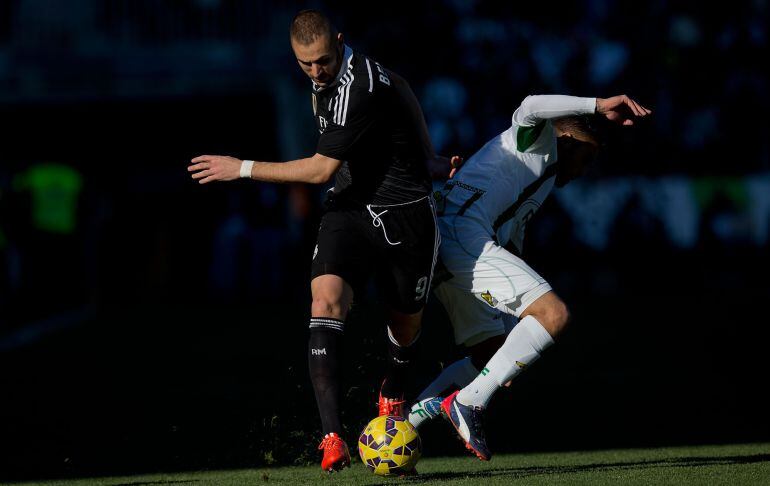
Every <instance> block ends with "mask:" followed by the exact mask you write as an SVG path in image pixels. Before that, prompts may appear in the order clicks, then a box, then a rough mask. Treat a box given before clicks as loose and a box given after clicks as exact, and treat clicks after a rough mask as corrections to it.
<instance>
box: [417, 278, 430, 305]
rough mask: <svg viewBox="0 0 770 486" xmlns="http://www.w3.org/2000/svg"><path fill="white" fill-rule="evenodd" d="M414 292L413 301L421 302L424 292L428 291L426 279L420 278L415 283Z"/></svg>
mask: <svg viewBox="0 0 770 486" xmlns="http://www.w3.org/2000/svg"><path fill="white" fill-rule="evenodd" d="M414 291H415V296H414V300H416V301H419V300H422V298H423V297H425V292H427V291H428V277H420V279H419V280H418V281H417V288H415V289H414Z"/></svg>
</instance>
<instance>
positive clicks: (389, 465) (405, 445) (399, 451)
mask: <svg viewBox="0 0 770 486" xmlns="http://www.w3.org/2000/svg"><path fill="white" fill-rule="evenodd" d="M358 455H359V456H361V460H362V461H363V462H364V464H366V467H368V468H369V469H371V470H372V472H374V474H377V475H379V476H390V475H398V474H404V473H408V472H410V471H412V470H413V469H414V466H415V465H416V464H417V461H419V460H420V455H422V443H421V442H420V436H419V434H417V429H415V428H414V426H413V425H412V424H410V423H409V422H407V420H406V419H404V418H403V417H396V416H394V415H389V416H384V415H383V416H381V417H377V418H375V419H374V420H372V421H371V422H369V424H367V426H366V427H364V431H363V432H361V437H359V438H358Z"/></svg>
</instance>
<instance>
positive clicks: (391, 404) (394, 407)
mask: <svg viewBox="0 0 770 486" xmlns="http://www.w3.org/2000/svg"><path fill="white" fill-rule="evenodd" d="M377 408H378V410H379V415H380V416H383V415H395V416H396V417H403V416H404V400H403V399H402V398H401V399H399V398H385V397H383V396H382V393H380V399H379V401H378V402H377Z"/></svg>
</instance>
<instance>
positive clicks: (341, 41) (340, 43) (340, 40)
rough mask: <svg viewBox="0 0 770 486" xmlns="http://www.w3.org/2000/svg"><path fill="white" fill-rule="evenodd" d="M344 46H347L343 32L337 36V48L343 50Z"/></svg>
mask: <svg viewBox="0 0 770 486" xmlns="http://www.w3.org/2000/svg"><path fill="white" fill-rule="evenodd" d="M344 45H345V38H344V37H343V36H342V32H340V33H339V34H337V46H338V47H339V48H340V49H342V48H343V47H342V46H344Z"/></svg>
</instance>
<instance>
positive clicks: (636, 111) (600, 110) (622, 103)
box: [596, 95, 652, 126]
mask: <svg viewBox="0 0 770 486" xmlns="http://www.w3.org/2000/svg"><path fill="white" fill-rule="evenodd" d="M650 113H652V110H650V109H647V108H645V107H644V106H642V105H640V104H639V103H637V102H636V101H634V100H632V99H631V98H629V97H628V96H626V95H619V96H613V97H612V98H596V114H597V115H604V116H605V117H607V119H608V120H610V121H612V122H615V123H617V124H619V125H626V126H629V125H633V124H634V120H633V119H634V117H636V118H644V117H646V116H647V115H649V114H650Z"/></svg>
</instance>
